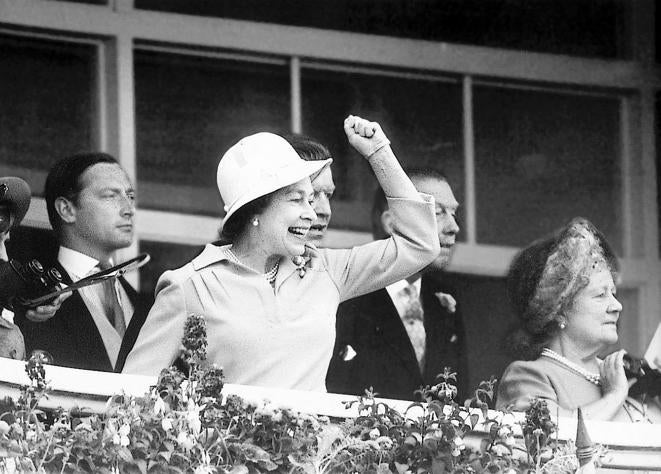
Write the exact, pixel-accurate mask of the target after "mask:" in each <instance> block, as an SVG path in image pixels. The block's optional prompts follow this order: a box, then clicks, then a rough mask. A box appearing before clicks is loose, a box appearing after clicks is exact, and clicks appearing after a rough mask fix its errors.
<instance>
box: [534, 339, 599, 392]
mask: <svg viewBox="0 0 661 474" xmlns="http://www.w3.org/2000/svg"><path fill="white" fill-rule="evenodd" d="M542 355H543V356H546V357H548V358H549V359H553V360H555V361H558V362H560V363H561V364H562V365H564V366H565V367H567V368H568V369H569V370H571V371H572V372H574V373H576V374H578V375H580V376H582V377H584V378H585V379H586V380H587V381H588V382H591V383H593V384H595V385H601V376H600V375H599V374H595V373H593V372H588V371H587V370H585V369H584V368H583V367H580V366H578V365H577V364H574V363H573V362H572V361H571V360H569V359H567V358H566V357H563V356H561V355H560V354H558V353H557V352H554V351H552V350H551V349H549V348H548V347H545V348H544V349H543V350H542Z"/></svg>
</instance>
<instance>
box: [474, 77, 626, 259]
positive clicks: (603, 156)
mask: <svg viewBox="0 0 661 474" xmlns="http://www.w3.org/2000/svg"><path fill="white" fill-rule="evenodd" d="M474 116H475V168H476V172H475V176H476V195H477V239H478V242H479V243H481V244H496V245H512V246H523V245H526V244H528V243H529V242H531V241H532V240H534V239H536V238H539V237H541V236H542V235H544V234H546V233H547V232H550V231H552V230H554V229H556V228H558V227H560V226H562V225H564V224H565V223H566V222H567V221H569V220H570V219H571V218H573V217H576V216H582V217H585V218H587V219H589V220H591V221H592V222H593V223H594V224H595V225H596V226H597V228H599V229H600V230H601V231H602V232H604V234H605V235H606V236H607V238H608V240H609V242H610V243H611V244H612V245H613V246H614V247H615V249H616V251H617V252H618V253H621V250H622V245H621V242H622V236H621V228H620V225H619V222H620V216H621V211H620V206H621V204H620V198H619V196H620V190H619V187H620V169H619V166H618V160H619V146H620V144H619V142H620V140H619V125H618V120H619V102H618V100H617V99H616V98H601V97H587V96H576V95H567V94H560V93H557V94H556V93H548V92H539V91H523V90H513V89H499V88H494V87H476V88H475V93H474Z"/></svg>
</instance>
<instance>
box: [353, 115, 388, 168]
mask: <svg viewBox="0 0 661 474" xmlns="http://www.w3.org/2000/svg"><path fill="white" fill-rule="evenodd" d="M344 133H346V134H347V139H348V140H349V143H350V144H351V146H352V147H354V148H355V149H356V151H357V152H358V153H360V154H361V155H363V156H364V157H365V158H369V157H370V156H372V155H373V154H374V153H375V152H377V151H378V150H380V149H381V148H383V147H384V146H386V145H389V144H390V140H388V137H386V135H385V133H383V130H381V126H380V125H379V124H378V123H377V122H370V121H369V120H365V119H363V118H360V117H358V116H355V115H349V116H348V117H347V118H346V119H344Z"/></svg>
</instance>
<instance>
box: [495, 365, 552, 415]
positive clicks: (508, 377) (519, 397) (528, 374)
mask: <svg viewBox="0 0 661 474" xmlns="http://www.w3.org/2000/svg"><path fill="white" fill-rule="evenodd" d="M536 398H538V399H541V400H546V402H547V404H548V407H549V409H550V410H551V413H555V412H556V409H557V407H558V395H557V394H556V392H555V389H554V388H553V385H552V384H551V381H550V380H549V377H548V376H547V375H546V374H545V373H544V372H543V371H542V370H540V368H539V367H538V366H536V365H535V364H534V362H525V361H516V362H512V363H511V364H510V365H509V366H508V367H507V369H505V373H503V377H502V379H501V380H500V383H499V384H498V396H497V398H496V410H505V409H510V410H514V411H525V410H527V409H528V408H529V407H530V405H531V402H532V401H533V400H534V399H536Z"/></svg>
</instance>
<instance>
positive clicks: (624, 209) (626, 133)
mask: <svg viewBox="0 0 661 474" xmlns="http://www.w3.org/2000/svg"><path fill="white" fill-rule="evenodd" d="M631 120H632V114H631V100H630V99H629V98H627V97H621V98H620V117H619V123H620V170H621V176H620V179H621V183H620V203H619V204H620V210H619V216H620V217H621V219H620V222H621V225H622V227H621V228H620V231H621V233H622V251H623V254H624V255H623V256H624V257H625V258H631V257H635V255H634V252H635V249H634V242H633V237H634V234H633V227H634V223H633V215H634V212H633V204H632V200H633V196H632V190H633V189H634V183H632V179H633V176H632V175H633V173H632V171H631V170H632V162H631V156H632V155H631V144H632V141H631V139H632V137H631V134H632V129H631Z"/></svg>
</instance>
